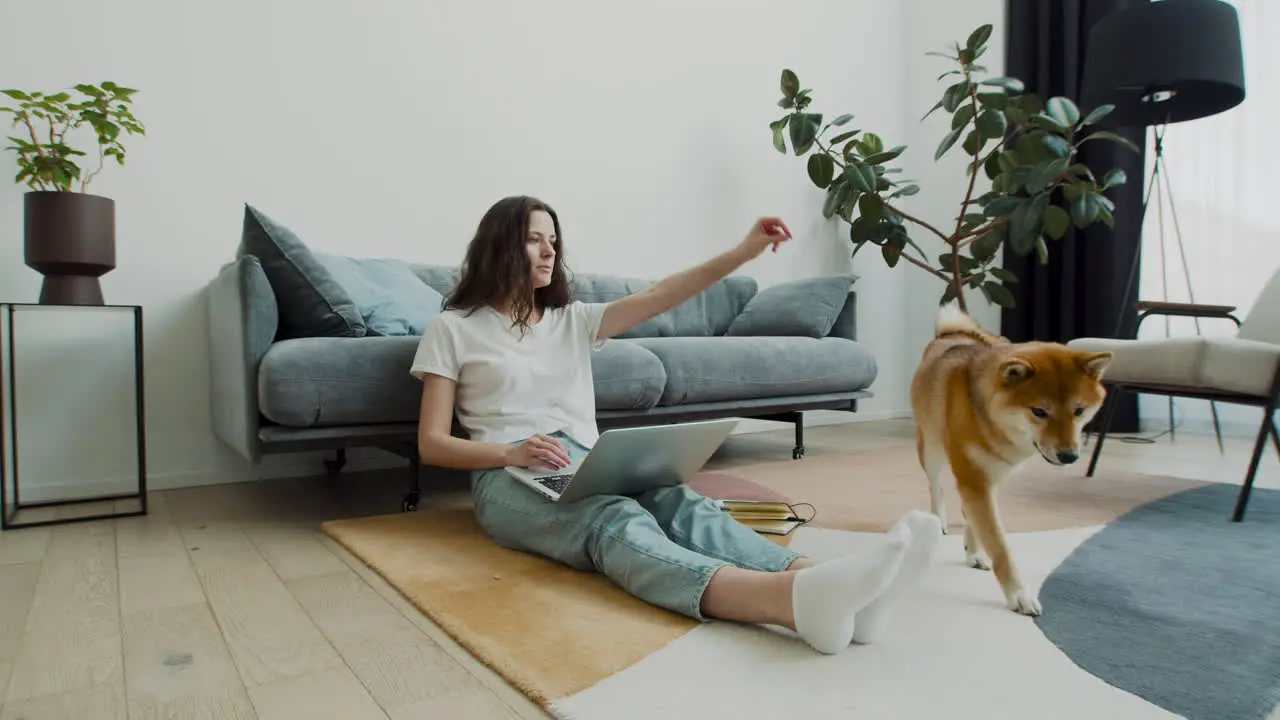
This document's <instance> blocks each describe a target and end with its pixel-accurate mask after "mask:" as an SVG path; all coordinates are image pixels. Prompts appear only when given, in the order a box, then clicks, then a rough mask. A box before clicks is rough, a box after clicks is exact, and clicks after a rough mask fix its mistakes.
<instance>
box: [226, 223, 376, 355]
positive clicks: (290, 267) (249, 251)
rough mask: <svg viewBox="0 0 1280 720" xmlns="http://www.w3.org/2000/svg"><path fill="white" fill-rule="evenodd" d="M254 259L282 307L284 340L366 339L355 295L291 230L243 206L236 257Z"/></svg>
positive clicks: (281, 331)
mask: <svg viewBox="0 0 1280 720" xmlns="http://www.w3.org/2000/svg"><path fill="white" fill-rule="evenodd" d="M245 255H253V256H254V257H256V258H258V261H259V262H260V263H262V271H263V272H264V273H265V274H266V276H267V280H268V281H270V283H271V289H272V290H273V291H274V292H275V294H276V302H277V304H278V305H279V306H280V332H279V337H280V339H282V340H284V339H288V338H299V337H364V336H365V335H366V334H367V331H366V328H365V325H364V319H363V318H362V317H361V316H360V311H359V309H358V308H357V307H356V305H355V302H354V301H352V299H351V295H350V294H349V293H347V291H346V290H344V289H343V287H342V285H341V284H339V283H338V281H337V280H336V279H335V278H334V277H333V275H332V274H331V273H330V272H329V271H328V270H327V269H325V267H324V265H323V264H321V262H320V261H319V259H317V258H316V256H315V254H314V253H312V252H311V250H310V249H309V248H308V247H307V246H306V245H305V244H304V243H303V242H302V240H300V239H298V236H297V235H294V234H293V232H292V231H290V230H289V228H287V227H285V226H283V225H281V224H279V223H277V222H276V221H274V220H272V219H271V218H269V217H267V216H266V215H265V214H264V213H262V212H261V211H260V210H258V209H257V208H254V207H251V206H249V205H248V204H246V205H245V206H244V229H243V231H242V233H241V236H240V247H239V249H238V250H237V251H236V257H237V258H240V257H243V256H245Z"/></svg>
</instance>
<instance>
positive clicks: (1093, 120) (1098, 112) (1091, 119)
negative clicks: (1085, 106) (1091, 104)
mask: <svg viewBox="0 0 1280 720" xmlns="http://www.w3.org/2000/svg"><path fill="white" fill-rule="evenodd" d="M1115 109H1116V106H1115V105H1099V106H1098V107H1096V108H1094V109H1093V110H1092V111H1091V112H1090V113H1089V114H1088V115H1085V116H1084V120H1081V121H1080V126H1081V127H1084V126H1086V125H1096V124H1098V123H1100V122H1102V120H1103V118H1105V117H1106V116H1108V115H1110V114H1111V111H1112V110H1115Z"/></svg>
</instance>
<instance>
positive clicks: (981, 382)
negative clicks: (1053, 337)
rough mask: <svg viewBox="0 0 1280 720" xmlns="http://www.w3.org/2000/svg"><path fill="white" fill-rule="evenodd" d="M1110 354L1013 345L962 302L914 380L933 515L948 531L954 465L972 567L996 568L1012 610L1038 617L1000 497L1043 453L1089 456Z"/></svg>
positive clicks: (943, 322)
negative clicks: (946, 474)
mask: <svg viewBox="0 0 1280 720" xmlns="http://www.w3.org/2000/svg"><path fill="white" fill-rule="evenodd" d="M1110 362H1111V353H1109V352H1082V351H1078V350H1072V349H1070V348H1068V347H1066V346H1065V345H1062V344H1058V343H1044V342H1030V343H1011V342H1009V340H1008V339H1006V338H1003V337H1000V336H997V335H994V334H992V333H989V332H986V331H985V330H983V329H982V328H981V327H979V326H978V324H977V323H976V322H974V320H973V319H972V318H971V317H969V315H967V314H966V313H964V312H962V311H960V310H959V309H958V308H957V307H956V306H955V305H954V304H952V305H946V306H944V307H942V308H941V310H940V312H939V314H938V318H937V322H936V326H935V329H934V339H933V340H932V341H930V343H929V345H928V346H927V347H926V348H925V350H924V355H923V357H922V358H921V360H920V366H919V367H918V368H917V369H916V373H915V376H914V378H913V379H912V381H911V406H912V409H913V410H914V412H915V421H916V450H917V453H918V454H919V457H920V465H921V467H922V468H923V469H924V472H925V475H926V476H927V477H928V480H929V495H930V505H931V506H932V507H931V509H932V511H933V512H934V514H936V515H937V516H938V518H939V519H940V520H942V526H943V528H946V526H947V514H946V513H947V510H946V504H945V499H944V496H943V492H942V484H941V478H940V475H941V473H942V470H943V468H944V466H945V465H950V466H951V471H952V473H953V474H954V475H955V478H956V488H957V490H959V494H960V499H961V510H962V512H963V516H964V519H965V525H966V527H965V533H964V547H965V562H966V563H968V564H969V565H970V566H972V567H975V568H978V569H981V570H994V571H995V576H996V580H997V581H998V582H999V583H1000V587H1001V588H1002V589H1003V590H1004V594H1005V600H1006V602H1007V603H1008V606H1009V608H1010V609H1011V610H1013V611H1015V612H1018V613H1022V614H1024V615H1039V614H1040V613H1041V607H1040V601H1039V600H1038V599H1037V598H1036V597H1034V596H1033V595H1032V594H1031V593H1029V592H1028V591H1027V589H1026V588H1025V587H1023V584H1022V580H1021V579H1020V578H1019V576H1018V568H1017V566H1016V565H1015V563H1014V561H1013V558H1012V556H1011V555H1010V554H1009V547H1008V545H1007V543H1006V539H1005V533H1004V529H1003V528H1002V526H1001V524H1000V517H999V515H998V513H997V510H996V491H997V489H998V488H999V486H1000V483H1001V482H1003V481H1004V480H1005V478H1007V477H1008V476H1009V475H1010V474H1011V473H1012V472H1013V471H1014V470H1015V469H1017V467H1018V466H1019V465H1021V464H1022V463H1024V462H1025V461H1027V460H1029V459H1031V458H1034V457H1035V456H1036V455H1039V456H1040V457H1041V458H1043V459H1044V460H1045V462H1048V463H1050V464H1052V465H1067V464H1070V463H1073V462H1075V461H1076V460H1077V459H1078V458H1079V457H1080V436H1081V430H1082V429H1083V428H1084V426H1085V425H1087V424H1088V423H1089V421H1090V420H1091V419H1092V418H1093V416H1094V415H1095V414H1096V413H1097V412H1098V410H1099V408H1100V407H1101V406H1102V403H1103V400H1105V398H1106V390H1105V389H1104V388H1103V386H1102V382H1101V381H1102V375H1103V373H1104V371H1105V370H1106V368H1107V366H1108V364H1109V363H1110Z"/></svg>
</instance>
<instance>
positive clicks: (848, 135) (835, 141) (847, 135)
mask: <svg viewBox="0 0 1280 720" xmlns="http://www.w3.org/2000/svg"><path fill="white" fill-rule="evenodd" d="M860 132H862V131H861V130H849V131H847V132H842V133H840V134H839V135H836V136H835V137H833V138H831V139H830V140H829V141H827V144H828V145H830V146H832V147H835V146H836V145H839V144H840V143H842V142H844V141H845V140H849V139H851V138H853V137H854V136H855V135H857V134H858V133H860Z"/></svg>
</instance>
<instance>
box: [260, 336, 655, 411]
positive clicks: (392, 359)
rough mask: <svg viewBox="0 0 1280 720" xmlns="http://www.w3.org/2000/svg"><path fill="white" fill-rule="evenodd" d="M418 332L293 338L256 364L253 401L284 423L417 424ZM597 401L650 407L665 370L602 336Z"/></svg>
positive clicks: (596, 364)
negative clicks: (415, 363)
mask: <svg viewBox="0 0 1280 720" xmlns="http://www.w3.org/2000/svg"><path fill="white" fill-rule="evenodd" d="M420 340H421V338H417V337H412V336H392V337H374V336H370V337H364V338H296V339H291V340H282V341H280V342H277V343H275V344H274V345H272V346H271V349H270V350H268V351H267V354H266V355H265V356H264V357H263V359H262V364H261V366H260V367H259V370H258V405H259V407H260V409H261V411H262V414H263V415H264V416H265V417H266V418H267V419H269V420H271V421H272V422H275V423H279V424H281V425H288V426H290V427H324V426H331V425H348V424H361V423H385V422H416V421H417V420H418V413H419V410H420V406H421V401H422V383H421V382H419V381H418V380H417V379H415V378H414V377H413V376H412V375H410V374H409V366H410V365H411V364H412V363H413V355H414V352H415V351H416V350H417V348H418V343H419V342H420ZM591 369H592V373H593V374H594V376H595V391H596V406H597V408H599V409H601V410H633V409H648V408H651V407H653V406H654V405H655V404H656V403H657V402H658V398H659V397H660V396H661V395H662V389H663V387H664V385H665V381H666V374H665V372H664V371H663V368H662V363H661V362H659V360H658V358H657V357H656V356H654V354H653V353H651V352H649V351H648V350H645V349H644V348H642V347H640V346H638V345H629V344H627V343H624V342H620V341H612V342H607V343H605V344H604V346H603V347H602V348H601V349H600V350H599V351H597V352H593V353H591Z"/></svg>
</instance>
